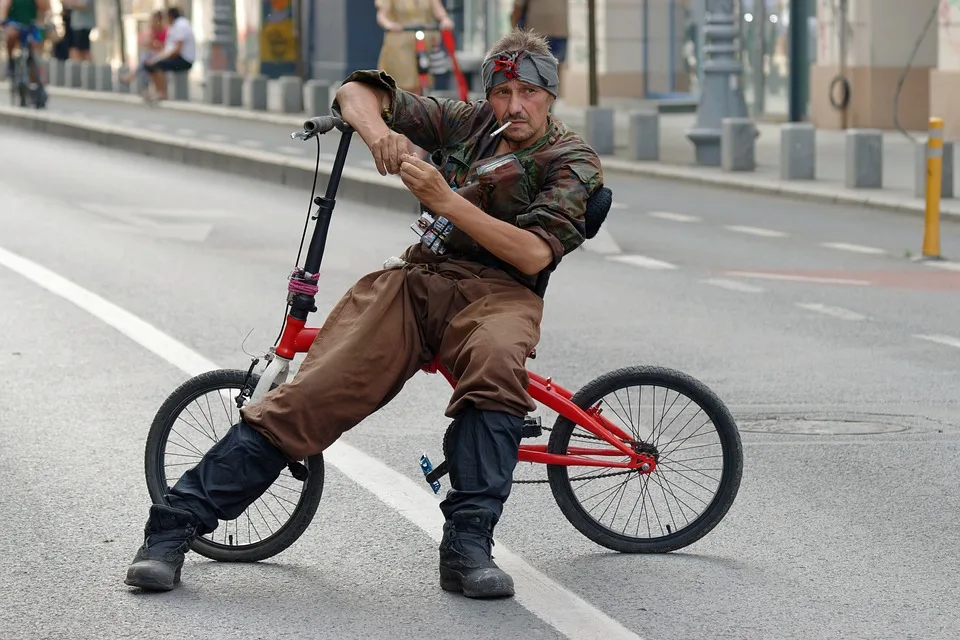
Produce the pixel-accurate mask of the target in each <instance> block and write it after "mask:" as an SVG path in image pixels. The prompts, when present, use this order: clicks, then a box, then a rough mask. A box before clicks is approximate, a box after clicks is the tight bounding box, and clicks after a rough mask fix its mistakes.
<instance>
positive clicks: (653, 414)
mask: <svg viewBox="0 0 960 640" xmlns="http://www.w3.org/2000/svg"><path fill="white" fill-rule="evenodd" d="M571 400H572V401H573V403H574V404H576V405H577V406H578V407H580V408H581V409H584V410H588V409H591V408H593V407H596V408H598V409H599V410H600V411H601V413H602V415H603V416H604V417H605V418H606V419H607V420H609V421H610V422H612V423H613V424H614V425H616V426H617V427H619V428H620V429H622V430H623V431H625V432H626V433H628V434H631V436H632V440H631V441H630V442H629V443H628V444H629V445H630V446H632V447H633V448H634V450H636V451H638V452H644V453H648V454H650V455H653V456H654V457H655V458H656V459H657V465H656V468H655V469H654V471H653V472H651V473H647V474H641V473H640V472H638V471H634V470H625V469H617V468H610V467H586V466H580V467H576V466H570V467H568V466H560V465H548V466H547V477H548V478H549V481H550V488H551V490H552V491H553V496H554V498H555V499H556V501H557V505H558V506H559V507H560V510H561V511H562V512H563V514H564V516H566V518H567V519H568V520H569V521H570V523H571V524H572V525H573V526H574V527H576V529H577V530H579V531H580V532H581V533H583V534H584V535H585V536H587V537H588V538H589V539H590V540H592V541H594V542H596V543H597V544H599V545H602V546H604V547H607V548H609V549H613V550H614V551H620V552H623V553H665V552H668V551H675V550H677V549H680V548H682V547H686V546H687V545H690V544H692V543H694V542H696V541H697V540H699V539H700V538H702V537H703V536H705V535H706V534H707V533H709V532H710V531H711V530H712V529H713V528H714V527H715V526H717V524H718V523H719V522H720V520H722V519H723V517H724V515H726V513H727V511H728V510H729V509H730V506H731V505H732V504H733V501H734V498H736V495H737V492H738V490H739V488H740V478H741V475H742V473H743V450H742V448H741V445H740V435H739V433H738V432H737V426H736V423H735V422H734V420H733V417H732V416H731V415H730V412H729V411H728V410H727V408H726V407H725V406H724V404H723V402H721V400H720V399H719V398H718V397H717V396H716V395H715V394H714V393H713V392H712V391H711V390H710V389H709V388H707V387H706V385H704V384H703V383H702V382H700V381H698V380H695V379H694V378H692V377H690V376H688V375H686V374H684V373H681V372H679V371H674V370H672V369H665V368H661V367H629V368H625V369H618V370H616V371H611V372H610V373H607V374H605V375H603V376H600V377H599V378H597V379H595V380H593V381H591V382H589V383H588V384H586V385H585V386H584V387H583V388H582V389H580V390H579V391H577V393H576V394H574V396H573V397H572V398H571ZM571 446H575V447H578V448H583V447H587V448H591V447H596V448H598V449H610V448H611V446H610V445H609V444H607V443H606V442H604V441H603V440H600V439H599V438H597V437H596V436H594V435H593V434H591V433H590V432H589V431H587V430H586V429H585V428H583V427H581V426H579V425H577V424H574V423H573V422H572V421H570V420H568V419H566V418H564V417H563V416H560V417H559V418H558V419H557V422H556V424H555V425H554V428H553V433H552V434H551V436H550V441H549V444H548V450H549V451H550V452H551V453H557V454H566V453H567V451H568V448H569V447H571ZM604 459H605V460H611V461H612V460H618V461H624V462H626V461H628V458H627V457H626V456H623V457H605V458H604Z"/></svg>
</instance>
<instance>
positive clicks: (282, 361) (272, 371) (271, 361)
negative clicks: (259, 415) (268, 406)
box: [248, 349, 290, 402]
mask: <svg viewBox="0 0 960 640" xmlns="http://www.w3.org/2000/svg"><path fill="white" fill-rule="evenodd" d="M263 359H264V360H266V361H267V366H266V368H265V369H264V370H263V373H262V374H260V381H259V382H258V383H257V386H256V388H254V390H253V393H252V394H251V395H250V399H249V401H248V402H260V401H261V400H263V396H265V395H266V394H267V392H268V391H270V389H272V388H273V387H274V386H276V385H281V384H283V383H284V382H286V381H287V375H288V374H289V372H290V359H289V358H284V357H282V356H278V355H277V354H276V353H274V352H273V350H272V349H271V350H270V353H268V354H267V355H265V356H264V357H263ZM255 365H256V360H254V365H253V366H255ZM253 366H251V370H252V369H253Z"/></svg>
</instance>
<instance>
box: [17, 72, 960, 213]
mask: <svg viewBox="0 0 960 640" xmlns="http://www.w3.org/2000/svg"><path fill="white" fill-rule="evenodd" d="M0 87H4V89H0V91H2V90H5V89H6V84H5V83H2V82H0ZM50 93H51V96H52V98H51V108H52V109H53V110H55V109H56V98H57V96H64V97H70V98H71V99H83V100H89V101H90V102H91V104H92V105H93V104H95V101H107V102H111V103H124V104H126V105H131V106H132V105H136V106H138V107H139V108H141V109H143V110H144V111H145V112H147V111H149V110H150V109H156V108H159V109H162V110H164V112H165V113H169V112H170V111H174V112H176V111H180V112H185V113H202V114H206V115H213V116H217V117H219V118H227V119H229V120H230V121H237V122H238V129H240V128H242V126H241V125H239V123H240V122H242V121H243V120H248V121H249V120H253V121H257V122H262V123H272V124H282V125H286V126H294V127H297V126H299V125H300V124H301V123H302V122H303V120H304V118H305V117H307V115H308V114H305V113H296V114H290V113H276V112H264V111H252V110H249V109H246V108H243V107H224V106H219V105H208V104H203V103H200V102H197V101H168V102H164V103H161V105H160V106H159V107H149V106H147V105H145V104H144V103H143V101H142V100H141V99H140V98H139V97H138V96H133V95H125V94H121V93H113V92H98V91H86V90H81V89H67V88H63V87H51V88H50ZM611 106H613V105H611ZM634 106H639V103H636V105H634V104H622V105H621V104H618V105H617V108H618V109H617V111H616V135H615V141H616V148H615V153H614V155H612V156H604V157H603V164H604V168H605V170H606V171H607V172H608V173H619V174H631V175H642V176H650V177H661V178H668V179H675V180H682V181H688V182H696V183H704V184H710V185H713V186H718V187H727V188H734V189H737V190H749V191H756V192H761V193H768V194H775V195H780V196H784V197H790V198H795V199H812V200H817V201H826V202H840V203H844V204H859V205H865V206H868V207H873V208H880V209H888V210H890V209H892V210H899V211H910V212H913V213H923V211H924V208H925V203H924V199H923V198H917V197H916V196H915V195H914V184H913V182H914V172H915V167H914V154H915V143H914V142H913V141H911V140H909V139H907V138H906V137H905V136H904V135H903V134H902V133H900V132H896V131H893V132H884V149H883V153H884V167H883V174H884V175H883V188H882V189H847V188H846V187H845V186H844V170H845V134H844V132H843V131H818V132H817V170H816V176H817V179H816V180H812V181H799V180H791V181H782V180H780V178H779V155H780V131H779V125H778V124H776V123H769V122H758V123H757V128H758V129H759V131H760V137H759V138H758V139H757V141H756V161H757V168H756V170H755V171H752V172H736V173H731V172H725V171H723V170H722V169H720V168H719V167H701V166H698V165H696V164H695V162H694V146H693V143H692V142H690V141H689V140H688V139H687V137H686V131H687V130H688V129H689V128H691V127H692V126H693V124H694V123H695V121H696V114H686V113H662V114H661V115H660V158H661V160H660V161H659V162H636V161H631V160H628V159H627V157H626V156H627V147H626V144H627V139H628V135H627V133H628V124H627V123H628V109H629V108H630V107H634ZM91 108H94V107H91ZM554 112H555V114H556V115H557V116H558V117H559V118H560V119H561V120H563V121H564V122H566V123H567V124H568V125H570V126H571V127H572V128H573V129H574V130H576V131H578V132H583V129H584V121H585V111H584V110H583V109H579V108H571V107H567V106H565V105H563V104H560V103H558V104H557V106H556V108H555V110H554ZM911 135H913V136H914V137H915V138H916V139H917V140H923V139H924V138H925V135H926V133H925V132H923V133H920V132H911ZM957 169H958V167H956V166H955V167H954V176H955V177H954V184H955V185H956V186H957V187H960V180H958V179H957ZM371 173H373V172H372V171H371ZM377 177H379V176H377ZM941 213H942V214H943V215H944V216H960V200H957V199H954V198H949V199H943V200H942V201H941Z"/></svg>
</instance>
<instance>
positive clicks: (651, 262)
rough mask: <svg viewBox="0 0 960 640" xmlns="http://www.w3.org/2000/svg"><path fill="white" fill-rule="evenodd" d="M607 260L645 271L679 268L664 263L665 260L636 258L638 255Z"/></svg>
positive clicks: (645, 257) (644, 257) (612, 257)
mask: <svg viewBox="0 0 960 640" xmlns="http://www.w3.org/2000/svg"><path fill="white" fill-rule="evenodd" d="M607 259H608V260H616V261H617V262H622V263H624V264H629V265H633V266H634V267H643V268H644V269H676V268H677V266H676V265H673V264H670V263H669V262H664V261H663V260H657V259H656V258H648V257H647V256H636V255H626V256H611V257H609V258H607Z"/></svg>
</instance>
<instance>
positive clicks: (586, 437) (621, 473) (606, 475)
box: [513, 427, 636, 484]
mask: <svg viewBox="0 0 960 640" xmlns="http://www.w3.org/2000/svg"><path fill="white" fill-rule="evenodd" d="M540 429H542V430H543V431H553V427H540ZM570 438H571V439H576V438H579V439H581V440H600V441H603V438H599V437H597V436H595V435H571V436H570ZM630 473H636V469H627V470H626V471H611V472H610V473H601V474H600V475H598V476H586V477H583V478H569V480H570V482H583V481H585V480H596V479H597V478H611V477H613V476H625V475H627V474H630ZM549 482H550V481H549V480H514V481H513V484H547V483H549Z"/></svg>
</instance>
